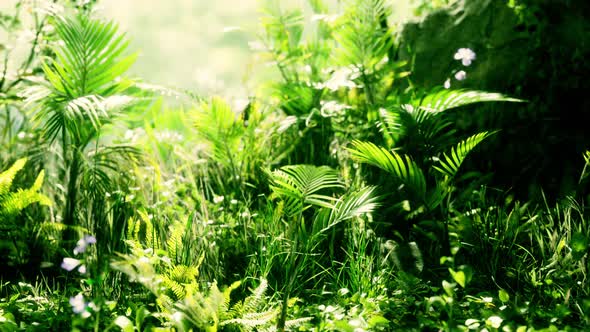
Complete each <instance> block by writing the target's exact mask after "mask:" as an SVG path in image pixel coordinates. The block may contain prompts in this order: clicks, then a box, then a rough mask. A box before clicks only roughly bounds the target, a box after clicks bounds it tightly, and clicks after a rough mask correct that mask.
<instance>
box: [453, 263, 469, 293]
mask: <svg viewBox="0 0 590 332" xmlns="http://www.w3.org/2000/svg"><path fill="white" fill-rule="evenodd" d="M449 272H450V273H451V276H452V277H453V279H454V280H455V281H456V282H457V283H458V284H459V285H460V286H461V287H463V288H465V286H467V284H468V283H469V282H470V281H471V278H472V277H473V270H472V269H471V267H469V266H466V265H461V266H460V267H459V271H455V270H453V269H452V268H449Z"/></svg>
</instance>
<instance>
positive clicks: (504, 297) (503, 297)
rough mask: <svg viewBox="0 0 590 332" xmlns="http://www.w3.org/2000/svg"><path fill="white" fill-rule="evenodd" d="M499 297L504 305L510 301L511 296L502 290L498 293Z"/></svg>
mask: <svg viewBox="0 0 590 332" xmlns="http://www.w3.org/2000/svg"><path fill="white" fill-rule="evenodd" d="M498 297H499V298H500V301H502V303H506V302H508V301H510V295H509V294H508V292H507V291H505V290H503V289H500V290H499V291H498Z"/></svg>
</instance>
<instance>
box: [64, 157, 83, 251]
mask: <svg viewBox="0 0 590 332" xmlns="http://www.w3.org/2000/svg"><path fill="white" fill-rule="evenodd" d="M79 171H80V155H79V154H78V149H77V148H76V147H74V149H72V161H71V163H70V168H69V176H68V191H67V194H66V211H65V215H64V224H65V225H66V231H65V234H64V241H65V242H68V241H71V240H73V239H74V232H73V230H72V226H74V225H75V224H76V217H75V212H76V198H77V195H78V185H77V184H78V183H77V182H78V175H79V173H80V172H79Z"/></svg>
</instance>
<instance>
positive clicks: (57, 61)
mask: <svg viewBox="0 0 590 332" xmlns="http://www.w3.org/2000/svg"><path fill="white" fill-rule="evenodd" d="M52 22H53V25H54V27H55V31H56V36H57V38H59V39H60V40H62V41H63V43H61V44H59V45H58V46H56V47H54V48H53V51H54V53H55V58H54V59H48V60H46V61H45V62H44V64H43V72H44V74H45V78H46V80H47V81H46V82H43V84H39V85H36V86H33V87H31V88H29V89H27V90H26V91H25V92H23V95H24V96H26V104H27V105H29V106H30V107H32V109H33V110H34V119H35V120H36V122H37V125H38V126H40V127H41V128H42V135H43V138H44V139H45V142H46V144H47V145H48V146H52V145H54V144H57V145H58V146H59V148H60V152H61V155H60V156H59V160H60V161H61V162H62V163H63V165H62V166H63V170H64V173H63V174H62V175H61V181H63V183H64V184H65V185H64V187H65V207H64V209H63V211H62V213H63V223H64V224H65V225H66V227H71V226H76V225H79V224H81V222H82V220H83V219H86V218H88V220H92V221H93V225H92V226H93V228H99V227H100V224H101V222H102V221H101V220H100V219H99V218H93V217H92V213H93V212H92V210H90V211H86V212H87V215H85V216H84V217H82V216H81V215H80V214H79V213H81V212H82V211H80V205H79V204H80V198H81V197H83V198H84V199H86V201H88V202H90V203H92V202H93V201H95V200H96V199H100V200H102V199H104V197H105V194H106V193H108V192H109V191H112V190H114V189H115V188H116V186H117V179H120V178H121V176H123V177H124V176H125V173H124V172H121V170H122V169H123V168H122V165H124V164H125V163H129V162H131V163H133V162H135V161H136V160H137V159H138V157H139V155H140V152H139V151H138V150H137V149H135V148H133V147H132V146H128V145H104V144H103V143H102V141H101V130H102V128H103V126H104V125H105V124H107V123H109V122H111V121H112V120H113V119H114V117H115V116H116V115H117V112H118V111H120V110H123V109H125V108H126V107H128V106H129V105H130V104H131V103H133V100H134V99H133V98H132V97H130V96H127V95H125V94H123V93H124V92H125V91H126V90H127V89H128V88H129V87H131V86H132V82H131V81H130V80H127V79H123V78H121V75H122V74H124V73H125V71H126V70H127V69H128V68H129V66H130V65H131V64H132V63H133V61H134V59H135V55H130V56H123V55H122V54H123V53H124V52H125V50H126V48H127V45H128V42H126V41H125V39H124V36H123V35H121V34H119V33H118V31H117V30H118V29H117V26H116V25H115V24H114V23H112V22H102V21H99V20H95V19H91V18H89V17H88V16H87V15H82V14H78V15H75V16H71V15H66V16H59V15H55V16H53V17H52ZM93 219H94V220H93ZM73 239H74V236H73V234H72V232H71V231H70V232H67V234H66V235H65V236H64V240H66V241H73Z"/></svg>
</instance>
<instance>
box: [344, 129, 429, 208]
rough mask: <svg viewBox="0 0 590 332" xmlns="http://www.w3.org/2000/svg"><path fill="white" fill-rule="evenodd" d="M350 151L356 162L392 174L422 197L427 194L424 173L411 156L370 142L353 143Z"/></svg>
mask: <svg viewBox="0 0 590 332" xmlns="http://www.w3.org/2000/svg"><path fill="white" fill-rule="evenodd" d="M352 145H353V148H349V149H348V150H349V151H350V152H351V156H352V158H353V159H354V160H356V161H359V162H362V163H367V164H370V165H373V166H377V167H379V168H381V169H382V170H384V171H386V172H388V173H390V174H392V175H393V176H395V177H396V178H397V179H398V180H400V181H401V182H402V183H404V184H405V185H407V186H408V187H409V189H410V190H412V191H413V192H415V193H416V194H417V195H419V196H420V197H423V196H424V193H425V192H426V178H425V177H424V173H423V172H422V170H421V169H420V167H419V166H418V164H416V162H414V161H413V160H412V159H411V158H410V157H409V156H407V155H401V154H398V153H396V152H395V151H388V150H387V149H385V148H382V147H379V146H376V145H375V144H373V143H370V142H361V141H356V140H355V141H353V142H352Z"/></svg>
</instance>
